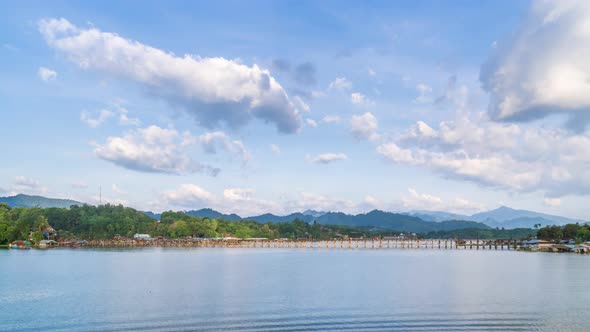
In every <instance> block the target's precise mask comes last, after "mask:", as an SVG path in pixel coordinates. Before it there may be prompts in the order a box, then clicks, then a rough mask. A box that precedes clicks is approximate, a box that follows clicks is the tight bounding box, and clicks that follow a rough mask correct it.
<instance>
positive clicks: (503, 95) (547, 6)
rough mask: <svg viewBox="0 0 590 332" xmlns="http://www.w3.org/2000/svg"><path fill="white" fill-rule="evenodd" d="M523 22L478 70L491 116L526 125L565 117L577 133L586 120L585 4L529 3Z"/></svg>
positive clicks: (588, 52) (589, 98) (588, 51)
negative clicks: (554, 115)
mask: <svg viewBox="0 0 590 332" xmlns="http://www.w3.org/2000/svg"><path fill="white" fill-rule="evenodd" d="M523 22H524V23H523V24H522V25H521V26H520V27H519V29H518V30H516V31H515V32H514V33H513V34H512V35H511V36H510V38H507V39H506V40H503V41H500V42H498V44H497V46H496V47H495V48H494V49H493V50H492V51H493V53H492V54H491V55H490V57H489V58H488V60H487V62H486V63H485V64H484V65H483V66H482V69H481V72H480V80H481V82H482V85H483V88H484V90H486V91H487V92H489V93H490V105H489V113H490V116H491V117H492V118H494V119H501V120H521V121H526V120H531V119H535V118H541V117H544V116H546V115H547V114H550V113H567V114H572V115H574V118H573V119H572V121H571V122H570V124H571V125H572V126H574V127H576V129H581V128H582V127H583V126H584V125H585V124H586V123H587V122H588V120H589V119H590V111H589V110H590V93H588V91H590V80H589V77H590V76H589V75H590V62H588V61H587V59H588V58H590V48H588V47H587V46H586V45H588V44H589V43H590V24H589V23H588V22H590V2H588V1H539V2H533V5H532V8H531V10H530V12H529V15H528V18H526V19H525V20H524V21H523Z"/></svg>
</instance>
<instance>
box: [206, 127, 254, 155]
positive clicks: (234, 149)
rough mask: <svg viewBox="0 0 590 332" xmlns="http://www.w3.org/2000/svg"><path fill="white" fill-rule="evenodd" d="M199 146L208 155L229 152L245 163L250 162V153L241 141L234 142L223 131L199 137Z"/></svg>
mask: <svg viewBox="0 0 590 332" xmlns="http://www.w3.org/2000/svg"><path fill="white" fill-rule="evenodd" d="M198 140H199V144H200V145H201V147H202V148H203V150H204V151H205V152H207V153H211V154H215V153H217V151H218V150H222V151H225V152H228V153H230V154H232V155H234V156H237V157H238V158H240V159H242V161H243V162H248V161H249V160H250V153H249V152H248V150H246V147H245V146H244V144H243V143H242V142H241V141H238V140H232V139H231V138H230V137H229V136H228V135H226V134H225V133H224V132H222V131H214V132H210V133H205V134H203V135H200V136H199V139H198Z"/></svg>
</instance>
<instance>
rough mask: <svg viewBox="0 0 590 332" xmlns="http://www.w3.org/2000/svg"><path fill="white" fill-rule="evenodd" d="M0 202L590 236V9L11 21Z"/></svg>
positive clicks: (4, 53)
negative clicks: (417, 217) (572, 226)
mask: <svg viewBox="0 0 590 332" xmlns="http://www.w3.org/2000/svg"><path fill="white" fill-rule="evenodd" d="M3 7H4V9H6V10H3V11H1V12H0V72H1V73H2V74H1V75H0V115H1V118H0V139H1V140H2V141H3V142H4V144H2V147H3V149H2V150H3V151H2V158H1V159H0V195H4V196H6V195H14V194H17V193H26V194H36V195H43V196H48V197H59V198H70V199H75V200H79V201H83V202H87V203H91V204H97V203H99V202H101V201H102V202H103V203H105V202H108V203H112V204H124V205H126V206H131V207H134V208H138V209H142V210H151V211H158V212H159V211H163V210H168V209H174V210H188V209H199V208H204V207H210V208H214V209H216V210H219V211H222V212H226V213H229V212H232V213H238V214H240V215H242V216H251V215H256V214H259V213H265V212H272V213H277V214H287V213H291V212H296V211H303V210H306V209H315V210H321V211H343V212H347V213H362V212H367V211H370V210H373V209H382V210H387V211H410V210H441V211H448V212H453V213H463V214H473V213H477V212H480V211H484V210H488V209H494V208H497V207H499V206H502V205H506V206H510V207H513V208H519V209H529V210H535V211H540V212H546V213H551V214H558V215H563V216H568V217H573V218H581V219H588V218H590V204H588V203H589V200H588V194H590V131H589V130H588V122H590V62H588V61H587V60H586V59H588V58H590V48H589V47H588V45H590V3H588V2H587V1H554V2H545V1H533V2H528V1H497V0H494V1H477V2H475V1H444V2H443V1H362V2H361V1H249V2H244V1H216V2H214V3H213V2H210V1H209V2H205V1H200V2H197V1H194V2H186V1H166V2H163V1H159V2H157V1H125V2H120V1H100V2H88V1H52V2H47V1H7V2H4V5H3Z"/></svg>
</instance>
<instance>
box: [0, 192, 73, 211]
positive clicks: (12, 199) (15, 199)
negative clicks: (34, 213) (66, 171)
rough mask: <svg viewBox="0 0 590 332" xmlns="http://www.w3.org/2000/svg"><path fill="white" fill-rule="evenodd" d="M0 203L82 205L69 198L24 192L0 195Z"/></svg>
mask: <svg viewBox="0 0 590 332" xmlns="http://www.w3.org/2000/svg"><path fill="white" fill-rule="evenodd" d="M0 203H6V204H8V205H9V206H10V207H41V208H48V207H60V208H69V207H70V206H72V205H79V206H81V205H84V203H82V202H77V201H74V200H71V199H61V198H47V197H43V196H31V195H25V194H18V195H15V196H8V197H0Z"/></svg>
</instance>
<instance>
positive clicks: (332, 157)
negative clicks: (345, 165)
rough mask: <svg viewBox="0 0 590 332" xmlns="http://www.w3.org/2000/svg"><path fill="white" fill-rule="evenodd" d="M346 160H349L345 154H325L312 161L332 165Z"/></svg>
mask: <svg viewBox="0 0 590 332" xmlns="http://www.w3.org/2000/svg"><path fill="white" fill-rule="evenodd" d="M346 159H348V156H347V155H346V154H344V153H323V154H320V155H317V156H316V157H314V158H312V159H311V161H312V162H314V163H318V164H330V163H333V162H335V161H340V160H346Z"/></svg>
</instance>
